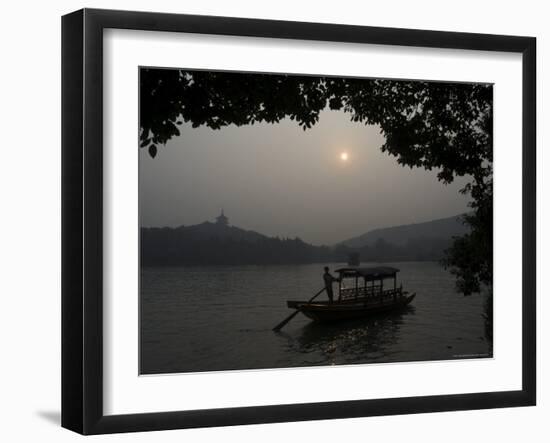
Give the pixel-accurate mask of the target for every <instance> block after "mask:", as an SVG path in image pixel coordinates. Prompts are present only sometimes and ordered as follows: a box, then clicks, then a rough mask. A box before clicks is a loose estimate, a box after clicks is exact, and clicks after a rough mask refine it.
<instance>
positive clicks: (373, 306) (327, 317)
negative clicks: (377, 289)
mask: <svg viewBox="0 0 550 443" xmlns="http://www.w3.org/2000/svg"><path fill="white" fill-rule="evenodd" d="M415 296H416V294H412V295H408V294H403V295H401V296H399V297H396V298H395V299H394V298H389V299H384V300H357V301H356V300H353V301H345V302H334V303H330V302H318V303H308V302H304V301H288V302H287V305H288V307H289V308H294V309H297V310H299V311H300V312H301V313H302V314H304V315H305V316H306V317H308V318H310V319H312V320H313V321H316V322H323V323H324V322H337V321H343V320H353V319H358V318H364V317H368V316H371V315H376V314H379V313H382V312H388V311H394V310H399V309H403V308H404V307H406V306H407V305H408V304H409V303H410V302H411V301H412V300H413V299H414V297H415Z"/></svg>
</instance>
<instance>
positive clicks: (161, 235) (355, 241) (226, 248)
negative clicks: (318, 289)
mask: <svg viewBox="0 0 550 443" xmlns="http://www.w3.org/2000/svg"><path fill="white" fill-rule="evenodd" d="M221 217H223V214H222V216H221ZM218 218H219V217H218ZM225 220H227V219H225ZM222 221H223V219H222ZM466 232H467V229H466V227H465V226H464V225H463V224H462V223H461V221H460V218H459V216H455V217H449V218H444V219H440V220H433V221H430V222H426V223H417V224H412V225H403V226H394V227H391V228H385V229H375V230H373V231H369V232H367V233H366V234H363V235H361V236H359V237H355V238H352V239H349V240H346V241H344V242H342V243H339V244H338V245H335V246H334V247H328V246H315V245H311V244H308V243H306V242H304V241H302V240H301V239H299V238H283V239H281V238H279V237H268V236H266V235H263V234H260V233H258V232H255V231H249V230H245V229H241V228H238V227H236V226H231V225H229V224H228V223H227V221H224V222H222V223H220V222H217V223H210V222H204V223H200V224H197V225H192V226H180V227H177V228H141V243H140V246H141V251H140V252H141V264H142V265H143V266H179V265H205V266H209V265H268V264H303V263H331V262H346V261H348V259H349V257H350V255H353V254H356V255H357V254H358V256H359V257H360V259H361V261H363V262H392V261H393V262H396V261H426V260H440V259H441V258H443V256H444V251H445V250H446V249H447V248H448V247H449V246H451V244H452V237H454V236H460V235H463V234H465V233H466Z"/></svg>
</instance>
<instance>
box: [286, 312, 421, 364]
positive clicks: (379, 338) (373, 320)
mask: <svg viewBox="0 0 550 443" xmlns="http://www.w3.org/2000/svg"><path fill="white" fill-rule="evenodd" d="M414 314H415V308H414V306H407V307H406V308H405V309H403V310H401V311H399V312H387V313H381V314H378V315H374V316H371V317H368V318H363V319H358V320H350V321H345V322H338V323H328V324H327V323H316V322H311V323H308V324H306V325H305V326H304V327H303V328H302V329H301V330H299V331H298V335H297V336H294V337H293V340H289V347H291V348H293V349H292V350H293V351H296V352H299V353H302V354H303V355H304V361H303V363H304V364H311V365H321V364H323V365H334V364H352V363H357V361H358V356H359V357H361V358H360V359H361V360H362V361H365V362H369V363H374V362H384V361H389V360H391V352H393V351H390V350H391V349H393V350H395V345H396V344H397V343H398V342H399V334H400V331H401V325H402V324H403V316H405V315H414ZM293 335H294V334H293Z"/></svg>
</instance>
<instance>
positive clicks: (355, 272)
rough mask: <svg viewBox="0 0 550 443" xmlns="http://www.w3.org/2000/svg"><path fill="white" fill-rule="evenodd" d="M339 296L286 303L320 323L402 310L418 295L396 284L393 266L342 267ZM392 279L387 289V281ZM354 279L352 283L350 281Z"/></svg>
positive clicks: (395, 272) (339, 271) (339, 279)
mask: <svg viewBox="0 0 550 443" xmlns="http://www.w3.org/2000/svg"><path fill="white" fill-rule="evenodd" d="M335 272H336V273H338V274H339V277H338V281H339V284H338V292H337V293H336V292H335V296H336V295H337V299H336V300H334V301H333V302H330V301H314V302H313V301H311V302H308V301H294V300H289V301H287V306H288V307H289V308H292V309H296V310H298V311H300V312H302V314H304V315H305V316H307V317H309V318H311V319H312V320H314V321H318V322H332V321H340V320H351V319H356V318H362V317H367V316H369V315H373V314H377V313H380V312H387V311H393V310H398V309H403V308H404V307H405V306H407V305H408V304H409V303H410V302H411V301H412V300H413V299H414V297H415V296H416V294H415V293H413V294H409V293H408V292H406V291H403V285H401V286H399V287H398V286H397V273H398V272H399V269H397V268H393V267H390V266H377V267H370V268H341V269H337V270H336V271H335ZM386 280H393V284H390V287H389V288H387V289H385V288H384V281H386ZM350 282H351V284H350Z"/></svg>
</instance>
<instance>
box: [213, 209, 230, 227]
mask: <svg viewBox="0 0 550 443" xmlns="http://www.w3.org/2000/svg"><path fill="white" fill-rule="evenodd" d="M216 224H217V225H223V226H227V225H228V224H229V219H228V218H227V217H226V216H225V214H224V213H223V208H222V212H221V214H220V215H218V216H217V217H216Z"/></svg>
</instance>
